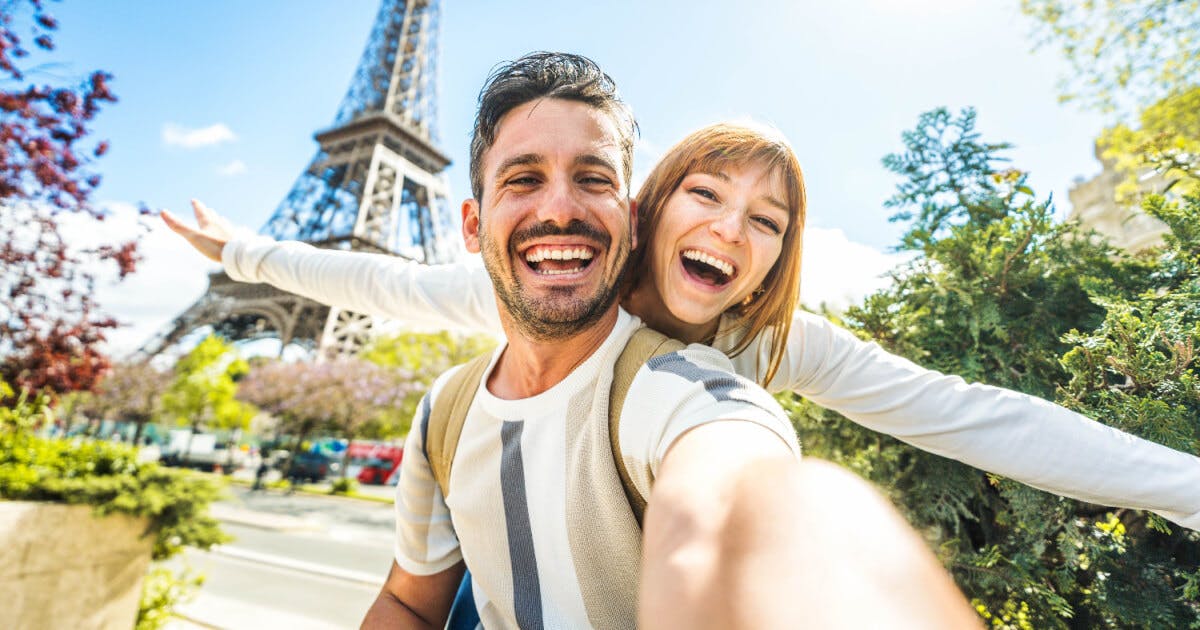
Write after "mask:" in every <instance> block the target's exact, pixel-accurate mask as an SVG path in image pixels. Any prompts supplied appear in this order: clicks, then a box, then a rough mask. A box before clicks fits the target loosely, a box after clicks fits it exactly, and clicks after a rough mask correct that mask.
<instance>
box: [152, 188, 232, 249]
mask: <svg viewBox="0 0 1200 630" xmlns="http://www.w3.org/2000/svg"><path fill="white" fill-rule="evenodd" d="M192 209H193V211H194V212H195V214H196V223H197V224H198V225H199V228H200V229H199V230H197V229H194V228H192V227H190V226H188V225H186V224H184V223H183V222H182V221H180V220H179V218H178V217H176V216H175V215H173V214H171V213H170V212H169V211H167V210H163V211H162V218H163V222H164V223H166V224H167V227H169V228H171V230H172V231H174V232H175V233H176V234H179V235H180V236H182V237H183V238H184V239H186V240H187V242H188V243H190V244H191V245H192V247H194V248H196V251H198V252H200V253H201V254H202V255H204V257H206V258H208V259H210V260H213V261H216V262H221V251H222V250H223V249H225V243H226V242H228V241H229V234H230V231H229V230H227V229H225V228H224V226H223V225H222V224H224V223H225V221H224V220H221V219H220V217H218V216H217V215H216V214H215V213H213V212H212V211H211V210H209V209H208V208H206V207H205V206H204V204H202V203H200V202H198V201H195V200H193V201H192ZM214 218H215V219H217V221H214V220H213V219H214Z"/></svg>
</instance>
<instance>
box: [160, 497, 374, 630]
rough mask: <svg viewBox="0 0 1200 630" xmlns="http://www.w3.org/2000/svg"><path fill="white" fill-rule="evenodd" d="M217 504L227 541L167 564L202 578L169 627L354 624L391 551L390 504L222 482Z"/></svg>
mask: <svg viewBox="0 0 1200 630" xmlns="http://www.w3.org/2000/svg"><path fill="white" fill-rule="evenodd" d="M230 492H231V494H232V498H231V499H229V500H227V501H223V502H221V503H218V504H215V505H214V506H213V510H212V512H213V515H214V516H215V517H217V518H218V519H220V520H221V521H222V526H223V527H224V529H225V531H226V532H228V533H229V534H230V535H232V536H233V537H234V538H235V540H234V541H233V542H230V543H227V544H225V545H222V546H221V547H219V548H216V549H214V550H212V551H210V552H202V551H196V550H188V551H187V552H186V553H184V554H182V557H180V558H175V559H172V560H171V561H170V565H171V566H173V567H183V566H190V567H191V568H192V569H193V571H194V572H198V573H203V574H204V575H205V576H206V580H205V583H204V585H203V586H202V587H201V588H200V590H199V593H198V595H197V596H196V598H195V599H194V600H193V601H191V602H189V603H187V604H184V605H182V606H180V607H179V608H178V609H177V614H178V615H179V617H180V618H179V619H177V620H175V621H173V622H172V624H171V625H169V626H168V627H169V628H172V629H174V630H185V629H194V628H223V629H228V630H240V629H243V628H245V629H252V630H273V629H275V628H279V629H283V628H287V629H289V630H291V629H302V630H326V629H332V628H356V627H358V624H359V623H360V622H361V621H362V617H363V614H364V613H365V612H366V610H367V608H368V607H369V606H370V605H371V602H372V601H373V600H374V599H375V595H376V594H378V592H379V585H380V584H381V583H382V581H383V578H384V577H385V576H386V574H387V570H388V567H389V566H390V563H391V558H392V506H391V505H389V504H385V503H375V502H369V501H360V500H355V499H346V498H334V497H323V496H312V495H305V494H301V493H297V494H293V495H285V494H282V493H280V492H279V491H272V492H250V491H249V490H247V489H246V488H242V487H238V486H234V487H232V488H230Z"/></svg>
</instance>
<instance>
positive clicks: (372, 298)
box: [163, 201, 501, 333]
mask: <svg viewBox="0 0 1200 630" xmlns="http://www.w3.org/2000/svg"><path fill="white" fill-rule="evenodd" d="M192 207H193V210H194V211H195V215H196V223H197V227H196V228H192V227H190V226H188V225H186V224H184V223H183V222H182V221H180V220H179V219H178V218H176V217H175V216H173V215H171V214H170V213H168V212H164V213H163V220H164V221H165V222H166V224H167V225H168V226H169V227H170V228H171V229H172V230H174V231H175V232H177V233H179V234H180V235H181V236H183V237H184V238H185V239H187V241H188V242H189V243H191V244H192V246H193V247H195V248H196V250H197V251H199V252H200V253H201V254H203V255H204V256H206V257H208V258H210V259H212V260H217V261H219V262H221V263H222V264H223V266H224V268H225V272H226V273H227V274H229V277H231V278H233V279H234V280H238V281H241V282H265V283H267V284H270V285H272V286H274V287H277V288H279V289H282V290H284V291H288V292H290V293H295V294H297V295H303V296H305V297H307V298H310V299H313V300H316V301H318V302H321V303H323V304H328V305H330V306H335V307H339V308H344V309H347V310H351V311H355V312H359V313H366V314H370V315H376V316H379V317H384V318H390V319H396V320H399V321H402V322H404V323H407V324H414V325H419V326H429V327H433V328H457V329H461V330H472V331H480V332H493V333H495V332H499V331H500V330H501V329H500V323H499V314H498V311H497V308H496V301H495V297H494V295H493V292H492V286H491V280H490V278H489V277H488V275H487V272H486V271H485V270H484V269H483V267H482V266H481V265H478V264H470V263H458V264H450V265H423V264H420V263H417V262H414V261H408V260H403V259H400V258H397V257H395V256H387V255H383V254H369V253H363V252H346V251H338V250H329V249H318V248H316V247H312V246H311V245H307V244H304V243H299V242H281V243H277V242H275V241H274V240H272V239H270V238H268V237H263V236H254V235H251V234H249V233H248V232H245V231H237V230H234V229H233V227H232V226H231V225H230V224H229V222H228V221H226V220H225V219H223V218H222V217H220V216H219V215H217V214H216V213H215V212H213V211H212V210H210V209H209V208H207V207H206V206H205V205H204V204H202V203H200V202H198V201H193V202H192Z"/></svg>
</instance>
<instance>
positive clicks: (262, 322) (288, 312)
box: [138, 0, 462, 358]
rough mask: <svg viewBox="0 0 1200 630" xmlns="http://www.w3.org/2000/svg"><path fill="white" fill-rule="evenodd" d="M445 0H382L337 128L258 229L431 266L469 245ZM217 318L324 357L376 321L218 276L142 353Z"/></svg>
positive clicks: (233, 332)
mask: <svg viewBox="0 0 1200 630" xmlns="http://www.w3.org/2000/svg"><path fill="white" fill-rule="evenodd" d="M439 16H440V6H439V2H438V0H383V2H382V5H381V6H380V8H379V14H378V15H377V16H376V18H375V25H374V27H373V28H372V30H371V36H370V39H369V40H368V41H367V46H366V49H365V50H364V51H363V55H362V58H361V60H360V61H359V63H358V67H357V69H356V70H355V72H354V78H353V79H352V80H351V82H350V88H349V89H348V90H347V91H346V96H345V98H343V99H342V103H341V105H340V106H339V107H338V111H337V116H336V118H335V119H334V124H333V127H331V128H329V129H326V130H324V131H319V132H317V134H316V135H315V138H316V140H317V142H318V143H319V145H320V147H319V149H318V150H317V154H316V156H314V157H313V159H312V161H311V162H310V163H309V165H308V168H307V169H306V170H305V171H304V173H302V174H301V175H300V177H299V178H298V179H297V180H296V183H295V184H294V185H293V186H292V189H291V191H290V192H288V194H287V196H286V197H285V198H284V200H283V202H282V203H280V204H279V207H278V208H277V209H276V210H275V213H274V214H273V215H271V217H270V219H268V220H267V222H266V224H265V225H264V226H263V228H262V229H261V230H260V233H262V234H266V235H269V236H272V237H274V238H276V239H279V240H300V241H305V242H307V243H311V244H313V245H316V246H318V247H325V248H332V249H344V250H356V251H369V252H377V253H387V254H392V255H395V256H399V257H403V258H408V259H412V260H418V261H421V262H425V263H442V262H450V261H452V260H454V259H455V258H456V257H457V256H458V255H459V253H460V252H461V251H462V245H461V240H460V239H459V238H458V227H457V225H456V223H455V220H454V217H453V216H452V215H451V213H450V211H449V206H448V199H447V198H448V192H449V190H448V185H447V183H446V178H445V175H444V173H443V171H444V170H445V168H446V166H448V165H449V164H450V159H449V158H448V157H446V156H445V154H443V153H442V152H441V151H440V150H439V149H438V148H437V146H436V142H437V137H436V132H435V130H436V127H437V125H436V113H437V85H436V84H437V82H436V77H437V66H436V64H437V32H438V20H439ZM206 325H211V326H213V327H214V328H215V330H216V332H218V333H220V334H221V335H223V336H225V337H226V338H228V339H233V340H248V339H257V338H263V337H278V338H279V340H280V342H281V351H282V347H286V346H287V345H288V344H289V343H294V342H299V343H304V344H307V345H310V346H311V347H315V348H316V349H317V350H318V356H331V355H338V354H350V353H353V352H355V351H357V350H358V349H359V348H360V347H361V346H362V345H363V343H364V342H365V341H366V340H367V339H368V338H369V337H370V335H371V332H372V329H373V328H374V327H375V321H374V319H373V318H372V317H370V316H368V315H364V314H360V313H353V312H349V311H345V310H342V309H338V308H331V307H329V306H325V305H323V304H319V303H317V302H314V301H312V300H309V299H307V298H304V297H301V296H297V295H293V294H290V293H286V292H284V291H280V290H278V289H275V288H274V287H271V286H268V285H262V284H243V283H238V282H234V281H233V280H231V279H230V278H229V277H228V276H227V275H225V273H224V272H217V273H214V274H212V275H211V276H210V277H209V288H208V291H207V292H206V293H205V295H204V296H203V297H201V298H200V300H198V301H197V302H196V303H195V304H193V305H192V306H191V307H190V308H188V309H187V310H186V311H185V312H184V313H183V314H182V315H180V316H179V317H177V318H176V319H175V320H174V321H173V322H172V323H171V324H170V325H169V326H168V328H167V329H166V330H164V331H163V332H162V333H160V334H159V335H157V336H156V337H155V338H154V339H152V340H151V341H150V342H148V343H147V344H146V345H144V346H143V347H142V348H141V349H140V350H139V352H138V353H139V354H141V355H142V356H143V357H145V358H150V357H152V356H154V355H156V354H159V353H160V352H162V351H163V350H165V349H166V348H168V347H170V346H171V345H173V344H174V343H175V342H177V341H179V339H181V338H182V337H183V336H184V335H186V334H187V333H189V332H191V331H193V330H195V329H197V328H199V327H201V326H206Z"/></svg>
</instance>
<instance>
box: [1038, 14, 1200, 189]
mask: <svg viewBox="0 0 1200 630" xmlns="http://www.w3.org/2000/svg"><path fill="white" fill-rule="evenodd" d="M1021 9H1022V11H1023V12H1024V13H1026V14H1027V15H1029V16H1031V17H1032V18H1034V20H1035V37H1037V39H1038V42H1039V44H1040V45H1049V46H1056V47H1058V48H1060V50H1061V52H1062V55H1063V56H1064V57H1065V58H1066V60H1067V61H1068V62H1069V63H1070V65H1071V71H1070V74H1068V75H1067V77H1066V78H1065V79H1064V80H1063V86H1062V98H1063V100H1072V101H1076V102H1078V103H1080V104H1081V105H1083V106H1084V107H1090V108H1094V109H1099V110H1101V111H1106V112H1111V113H1114V114H1116V120H1115V121H1114V122H1115V124H1114V125H1113V126H1112V127H1110V128H1108V129H1106V130H1105V131H1104V132H1103V133H1102V134H1101V136H1100V138H1099V140H1098V142H1097V144H1098V146H1099V148H1100V152H1101V156H1102V157H1103V158H1105V159H1106V160H1111V161H1112V162H1113V163H1114V164H1115V166H1116V168H1117V170H1118V172H1120V173H1122V174H1123V175H1124V178H1123V181H1122V182H1121V183H1120V184H1119V185H1118V187H1117V191H1116V192H1117V199H1116V200H1117V202H1118V203H1120V204H1121V205H1130V206H1136V205H1137V204H1138V203H1139V202H1140V200H1141V196H1142V195H1143V194H1147V193H1161V192H1166V191H1167V190H1168V189H1170V188H1172V187H1174V186H1177V185H1179V184H1181V183H1182V184H1183V185H1185V186H1193V188H1191V189H1190V190H1187V191H1179V190H1177V191H1176V192H1182V193H1187V192H1196V191H1197V189H1196V188H1194V184H1191V183H1190V182H1194V181H1195V179H1194V178H1190V177H1188V175H1189V174H1195V173H1197V169H1198V168H1200V0H1104V1H1102V2H1101V1H1094V0H1089V1H1087V2H1067V1H1065V0H1022V2H1021ZM1152 174H1157V175H1159V177H1158V178H1148V177H1147V175H1152Z"/></svg>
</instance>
